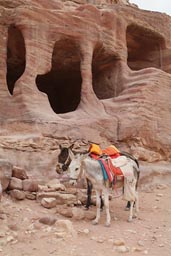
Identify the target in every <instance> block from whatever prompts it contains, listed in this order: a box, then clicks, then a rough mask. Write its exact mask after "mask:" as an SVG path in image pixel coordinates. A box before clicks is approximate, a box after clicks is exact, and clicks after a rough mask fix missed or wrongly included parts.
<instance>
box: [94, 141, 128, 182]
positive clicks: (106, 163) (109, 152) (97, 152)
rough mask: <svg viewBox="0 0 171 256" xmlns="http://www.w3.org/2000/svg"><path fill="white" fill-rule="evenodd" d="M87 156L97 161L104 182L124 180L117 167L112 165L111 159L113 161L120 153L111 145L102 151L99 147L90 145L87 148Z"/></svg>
mask: <svg viewBox="0 0 171 256" xmlns="http://www.w3.org/2000/svg"><path fill="white" fill-rule="evenodd" d="M89 155H90V157H92V158H93V159H96V160H98V162H99V164H100V166H101V169H102V173H103V178H104V180H105V181H107V180H109V182H110V183H116V180H117V178H118V177H122V178H124V175H123V172H122V170H121V169H120V167H119V166H115V165H113V163H112V160H111V159H114V158H116V159H117V157H119V156H120V151H119V150H118V149H117V148H116V147H115V146H113V145H110V146H109V147H107V148H105V149H104V150H102V149H101V148H100V147H99V145H97V144H91V146H90V148H89Z"/></svg>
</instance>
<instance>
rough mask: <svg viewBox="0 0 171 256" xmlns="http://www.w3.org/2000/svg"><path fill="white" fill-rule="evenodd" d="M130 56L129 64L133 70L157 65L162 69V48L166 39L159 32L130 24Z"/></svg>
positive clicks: (128, 39)
mask: <svg viewBox="0 0 171 256" xmlns="http://www.w3.org/2000/svg"><path fill="white" fill-rule="evenodd" d="M126 40H127V49H128V58H127V64H128V66H129V67H130V68H131V69H132V70H140V69H143V68H149V67H155V68H158V69H162V68H163V67H162V50H163V49H164V48H165V42H164V39H163V38H162V37H161V35H159V34H158V33H156V32H154V31H151V30H149V29H146V28H144V27H140V26H137V25H135V24H132V25H129V26H128V27H127V31H126Z"/></svg>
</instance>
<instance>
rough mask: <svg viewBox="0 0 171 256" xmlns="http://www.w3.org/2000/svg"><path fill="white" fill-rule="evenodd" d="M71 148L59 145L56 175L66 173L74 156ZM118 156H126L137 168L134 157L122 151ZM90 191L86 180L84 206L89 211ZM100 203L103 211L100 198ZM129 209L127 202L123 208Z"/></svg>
mask: <svg viewBox="0 0 171 256" xmlns="http://www.w3.org/2000/svg"><path fill="white" fill-rule="evenodd" d="M73 147H74V144H72V145H71V146H69V147H62V146H61V145H59V148H60V153H59V155H58V164H57V165H56V172H57V173H59V174H61V173H62V172H65V171H67V169H68V166H69V165H70V163H71V160H72V159H73V158H74V156H75V155H76V154H74V152H73ZM87 153H88V152H84V153H82V154H83V155H86V154H87ZM77 154H78V153H77ZM120 154H121V155H124V156H126V157H127V158H128V159H132V160H133V161H134V162H135V163H136V165H137V168H139V163H138V161H137V159H136V158H135V157H134V156H132V155H130V154H129V153H127V152H123V151H122V152H120ZM137 186H138V180H137V184H136V187H137ZM92 189H93V186H92V184H91V182H90V181H89V180H87V201H86V206H85V207H86V209H89V207H90V205H91V194H92ZM100 201H101V209H103V206H104V202H103V199H102V197H101V196H100ZM129 208H130V202H129V201H128V202H127V205H126V207H125V210H129Z"/></svg>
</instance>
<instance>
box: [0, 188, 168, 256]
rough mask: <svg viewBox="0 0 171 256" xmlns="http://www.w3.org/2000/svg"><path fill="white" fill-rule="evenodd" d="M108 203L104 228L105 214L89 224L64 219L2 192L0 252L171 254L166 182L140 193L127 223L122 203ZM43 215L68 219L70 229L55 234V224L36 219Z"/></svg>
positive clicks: (9, 255)
mask: <svg viewBox="0 0 171 256" xmlns="http://www.w3.org/2000/svg"><path fill="white" fill-rule="evenodd" d="M110 203H111V204H110V205H111V216H112V224H111V226H110V227H109V228H107V227H105V226H104V219H105V212H102V218H101V221H100V223H99V225H97V226H93V225H92V224H91V221H89V220H86V221H85V220H80V221H75V220H73V219H67V218H64V217H63V216H60V215H59V214H57V213H56V209H55V208H53V209H50V210H48V209H45V208H43V207H42V206H40V205H39V204H38V203H37V202H36V201H30V200H24V201H18V202H13V201H12V200H11V199H10V197H8V196H7V195H5V196H4V197H3V199H2V202H1V203H0V255H3V256H29V255H32V256H40V255H41V256H49V255H55V256H57V255H60V256H63V255H67V256H69V255H74V256H86V255H93V254H94V255H96V256H102V255H103V256H104V255H105V256H111V255H115V256H117V255H122V254H125V255H133V256H139V255H149V256H160V255H162V256H170V255H171V185H167V186H166V185H163V186H159V187H158V188H157V187H155V188H153V189H149V190H148V191H146V192H144V191H140V213H139V217H138V218H137V219H135V220H134V221H133V222H132V223H128V222H127V217H128V212H126V211H124V206H125V202H124V201H122V200H121V199H120V198H117V199H112V200H111V202H110ZM91 210H92V211H95V207H92V209H91ZM42 216H51V217H55V218H57V220H60V219H63V220H69V221H71V224H72V226H73V229H74V230H72V231H71V230H70V231H69V232H70V233H69V234H70V235H68V234H67V235H64V236H60V235H59V232H58V231H59V230H58V226H57V225H56V223H55V224H53V225H51V226H49V225H45V224H41V223H40V222H39V219H40V218H41V217H42Z"/></svg>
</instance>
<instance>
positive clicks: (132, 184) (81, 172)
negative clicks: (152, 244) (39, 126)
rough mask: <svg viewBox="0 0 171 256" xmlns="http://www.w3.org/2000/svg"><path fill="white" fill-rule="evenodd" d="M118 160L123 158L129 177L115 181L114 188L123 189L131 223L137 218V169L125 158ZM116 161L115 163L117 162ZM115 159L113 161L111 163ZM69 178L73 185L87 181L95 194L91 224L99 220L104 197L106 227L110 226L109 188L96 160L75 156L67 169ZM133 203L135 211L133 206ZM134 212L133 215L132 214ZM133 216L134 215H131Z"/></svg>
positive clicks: (133, 163) (131, 161)
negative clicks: (93, 217)
mask: <svg viewBox="0 0 171 256" xmlns="http://www.w3.org/2000/svg"><path fill="white" fill-rule="evenodd" d="M119 158H125V159H124V160H125V166H124V168H125V170H128V173H129V176H124V181H123V179H121V180H116V184H115V187H124V199H125V200H127V201H130V211H129V218H128V221H129V222H130V221H132V218H133V217H136V216H137V212H138V192H137V190H136V183H137V180H138V173H139V170H138V167H137V165H136V164H135V162H134V161H133V160H131V159H127V158H126V157H125V156H120V157H118V160H119ZM118 160H117V161H118ZM113 161H114V162H115V164H116V159H113V160H112V162H113ZM68 172H69V178H70V180H71V182H72V183H73V182H74V183H75V182H76V181H77V180H78V179H80V178H86V179H88V180H89V181H90V182H91V183H92V185H93V188H94V189H95V192H96V207H97V209H96V218H95V219H94V220H93V224H98V222H99V219H100V195H101V194H103V195H104V205H105V209H106V226H110V223H111V217H110V211H109V193H110V190H111V188H109V187H108V186H106V185H105V183H104V177H103V173H102V169H101V166H100V164H99V162H98V161H97V160H94V159H92V158H91V157H89V156H82V155H77V156H75V157H74V158H73V160H72V161H71V163H70V165H69V167H68ZM134 203H135V209H134V208H133V205H134ZM134 210H135V213H134ZM133 214H134V215H133Z"/></svg>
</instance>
